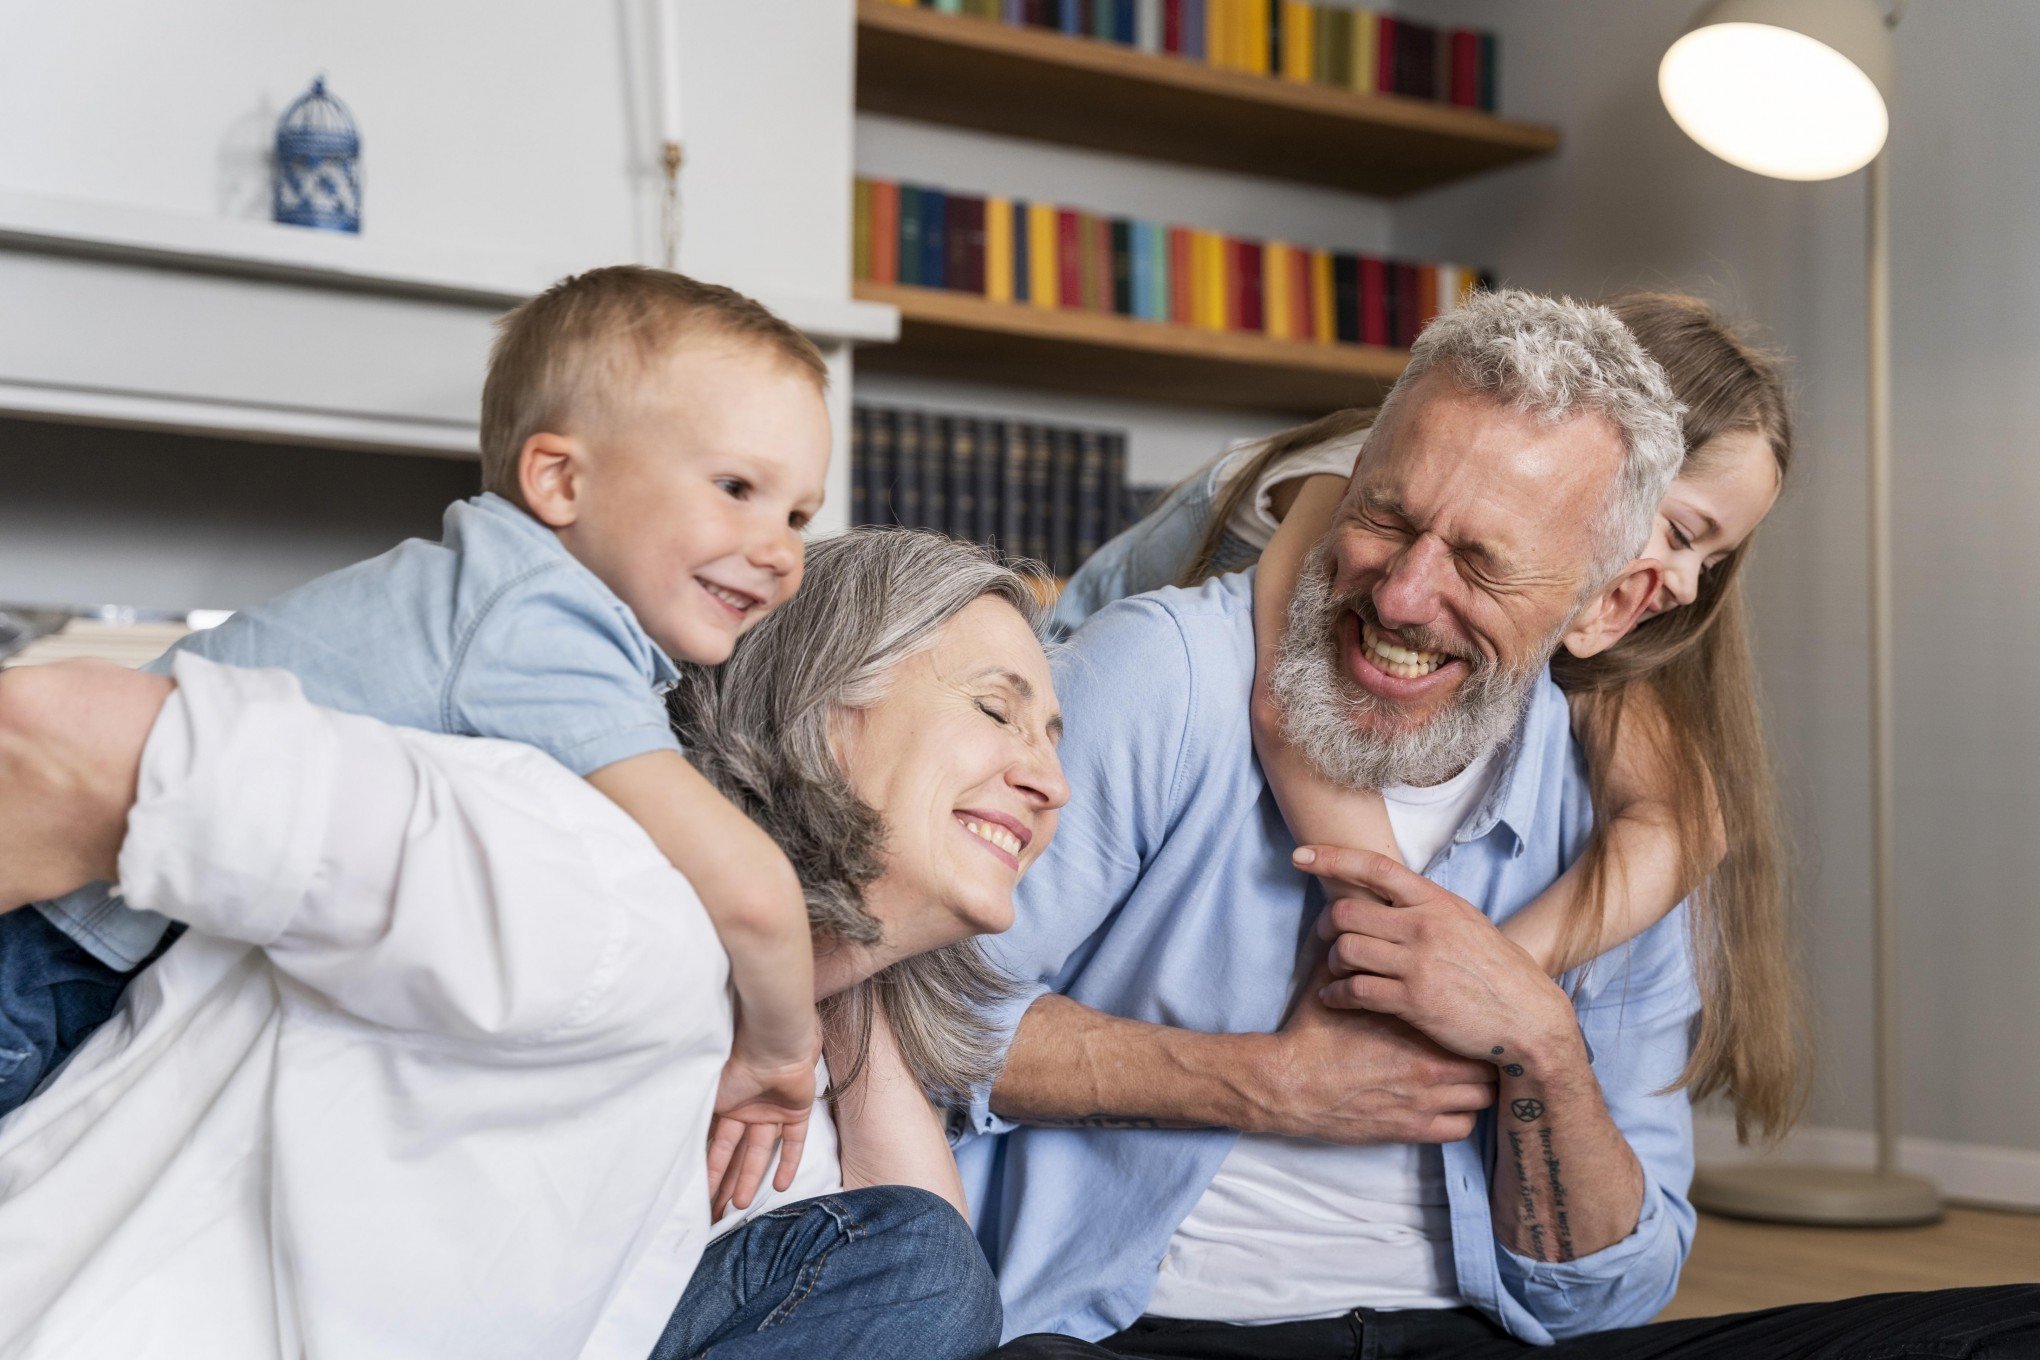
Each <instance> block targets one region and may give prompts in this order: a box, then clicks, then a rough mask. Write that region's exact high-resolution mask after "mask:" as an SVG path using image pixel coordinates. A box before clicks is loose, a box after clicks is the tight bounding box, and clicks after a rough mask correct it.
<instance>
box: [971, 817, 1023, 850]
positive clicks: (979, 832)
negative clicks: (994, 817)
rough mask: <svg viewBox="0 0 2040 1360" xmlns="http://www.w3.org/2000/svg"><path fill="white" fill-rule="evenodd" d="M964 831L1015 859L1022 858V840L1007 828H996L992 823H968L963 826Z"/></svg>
mask: <svg viewBox="0 0 2040 1360" xmlns="http://www.w3.org/2000/svg"><path fill="white" fill-rule="evenodd" d="M963 829H964V830H965V831H968V832H970V834H971V835H973V836H976V837H977V838H978V839H979V840H982V841H989V842H990V843H991V844H993V845H996V846H998V847H999V848H1000V849H1001V850H1004V851H1005V852H1006V853H1007V854H1009V855H1011V856H1012V857H1013V858H1014V859H1018V858H1020V838H1019V837H1018V836H1016V835H1014V834H1013V833H1012V832H1010V831H1008V830H1007V829H1006V828H1005V827H1003V826H994V825H993V824H992V823H990V822H972V821H966V822H965V823H964V824H963Z"/></svg>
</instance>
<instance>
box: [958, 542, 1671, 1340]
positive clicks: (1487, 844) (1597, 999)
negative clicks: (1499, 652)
mask: <svg viewBox="0 0 2040 1360" xmlns="http://www.w3.org/2000/svg"><path fill="white" fill-rule="evenodd" d="M1253 575H1254V574H1253V573H1252V572H1251V571H1248V572H1241V573H1238V574H1235V575H1232V576H1225V577H1220V578H1219V579H1217V580H1215V581H1212V582H1210V583H1208V584H1207V585H1205V586H1203V587H1202V588H1200V589H1197V590H1194V591H1186V590H1177V589H1169V590H1161V591H1156V592H1154V593H1153V594H1149V595H1143V596H1138V597H1135V598H1133V599H1129V600H1122V601H1120V602H1118V603H1116V604H1113V605H1110V606H1107V607H1106V608H1105V609H1103V610H1101V611H1100V612H1099V613H1098V614H1097V615H1096V616H1095V617H1094V618H1092V619H1091V621H1090V622H1089V623H1088V624H1086V625H1085V626H1084V628H1083V629H1082V630H1081V631H1079V632H1078V633H1077V635H1076V636H1075V637H1074V638H1073V639H1072V640H1071V641H1070V642H1069V644H1068V645H1067V646H1066V647H1065V648H1064V649H1063V650H1062V651H1061V653H1060V654H1059V655H1058V656H1057V658H1056V661H1055V683H1056V691H1057V695H1058V697H1059V699H1060V700H1061V703H1062V708H1063V712H1064V716H1065V720H1066V721H1067V723H1068V732H1067V735H1066V736H1065V737H1064V739H1063V743H1062V748H1061V754H1062V762H1063V768H1064V771H1065V773H1066V774H1067V776H1068V778H1069V782H1070V789H1071V796H1070V802H1069V805H1068V807H1066V808H1065V809H1064V810H1063V812H1062V814H1061V818H1060V823H1059V826H1058V829H1057V831H1056V836H1055V840H1054V841H1053V842H1052V843H1051V845H1050V846H1049V848H1048V850H1047V851H1046V852H1044V854H1043V855H1042V857H1041V859H1040V860H1039V861H1038V862H1037V863H1036V864H1035V865H1034V866H1033V867H1032V868H1031V869H1030V870H1029V871H1028V874H1027V877H1026V878H1025V879H1024V880H1023V881H1022V883H1021V885H1020V889H1019V893H1018V900H1017V903H1016V907H1017V910H1016V920H1015V924H1014V926H1013V928H1012V929H1011V930H1010V931H1008V932H1007V933H1006V934H1004V935H1002V936H995V937H990V938H988V939H986V940H985V942H984V943H985V946H986V948H987V951H988V952H989V953H990V954H991V956H992V957H993V959H994V961H995V962H997V963H998V964H1000V965H1001V966H1002V967H1004V968H1005V969H1006V970H1007V971H1009V972H1010V973H1011V974H1012V975H1013V976H1014V977H1016V978H1018V979H1020V980H1021V982H1022V983H1023V988H1022V991H1021V994H1020V995H1019V996H1017V997H1016V998H1015V999H1014V1000H1013V1001H1012V1002H1011V1003H1010V1004H1009V1005H1007V1006H1005V1007H1003V1008H1002V1009H1001V1011H1000V1013H999V1016H998V1020H999V1023H1000V1025H1001V1027H1002V1028H1003V1030H1004V1031H1005V1033H1006V1035H1007V1037H1008V1041H1010V1036H1011V1034H1012V1032H1013V1030H1014V1029H1015V1028H1016V1027H1017V1026H1018V1024H1019V1021H1020V1017H1021V1015H1022V1014H1023V1013H1024V1012H1025V1011H1026V1009H1027V1007H1028V1006H1029V1005H1031V1004H1032V1003H1033V1002H1034V1001H1035V1000H1036V999H1037V998H1038V997H1040V996H1041V995H1042V994H1044V993H1046V992H1050V991H1053V992H1059V993H1061V994H1063V995H1066V996H1068V997H1070V998H1071V999H1073V1000H1075V1001H1079V1002H1082V1003H1083V1004H1085V1005H1087V1006H1091V1007H1094V1008H1096V1009H1098V1010H1102V1011H1107V1012H1110V1013H1111V1014H1114V1015H1119V1016H1124V1017H1127V1018H1130V1019H1135V1020H1144V1021H1149V1022H1152V1023H1155V1024H1163V1025H1172V1026H1177V1027H1180V1028H1184V1029H1191V1030H1199V1031H1204V1032H1212V1033H1244V1032H1249V1031H1270V1030H1274V1029H1276V1028H1278V1027H1279V1025H1280V1023H1281V1020H1282V1017H1283V1014H1284V1013H1285V1011H1286V1010H1287V1009H1288V1004H1289V1001H1290V988H1291V980H1292V977H1293V969H1294V965H1295V962H1296V958H1297V951H1298V948H1299V946H1300V944H1301V941H1302V937H1303V932H1304V931H1305V930H1306V928H1307V927H1308V926H1309V925H1310V916H1311V910H1310V908H1309V907H1307V906H1306V893H1307V891H1308V885H1307V883H1306V880H1305V878H1304V876H1303V875H1302V874H1300V873H1298V872H1297V871H1296V870H1295V869H1294V868H1293V867H1292V866H1291V865H1290V862H1289V857H1290V853H1291V851H1292V850H1294V849H1295V842H1294V841H1293V840H1292V839H1291V838H1290V836H1289V833H1288V830H1287V828H1286V827H1285V826H1284V824H1283V821H1282V817H1281V815H1280V813H1279V812H1278V811H1277V810H1276V807H1275V802H1274V799H1273V797H1272V796H1271V795H1270V794H1269V792H1268V790H1267V786H1266V783H1265V781H1264V780H1263V778H1262V776H1261V771H1260V766H1259V765H1258V764H1257V763H1256V761H1255V759H1254V753H1253V738H1252V734H1251V731H1250V730H1249V726H1248V698H1249V693H1250V690H1251V686H1252V682H1253V668H1254V647H1253V617H1252V605H1253ZM1590 826H1591V808H1590V804H1589V800H1588V796H1587V785H1586V777H1585V769H1584V766H1583V765H1582V763H1581V759H1580V755H1579V752H1578V749H1577V748H1576V747H1575V745H1574V743H1573V740H1572V734H1571V728H1570V722H1569V715H1568V712H1567V708H1566V702H1565V698H1564V696H1563V695H1561V694H1560V693H1559V691H1558V689H1557V687H1556V686H1554V685H1553V684H1552V683H1551V681H1550V679H1549V678H1548V677H1546V678H1543V679H1541V680H1540V681H1539V682H1538V684H1537V686H1536V688H1535V690H1534V691H1533V693H1532V695H1531V698H1530V701H1529V703H1528V705H1527V707H1526V710H1525V712H1524V715H1523V717H1522V719H1521V720H1520V722H1519V723H1518V726H1517V729H1516V732H1515V734H1514V736H1513V737H1512V738H1511V739H1510V741H1509V743H1508V744H1507V746H1506V747H1505V748H1504V749H1503V751H1502V753H1501V756H1500V760H1499V763H1498V766H1497V771H1496V776H1495V779H1494V783H1493V786H1492V788H1491V789H1490V790H1489V792H1488V794H1487V795H1486V796H1485V798H1484V799H1483V800H1482V802H1481V803H1480V805H1479V806H1478V807H1477V808H1476V809H1475V810H1474V812H1473V814H1472V815H1471V816H1470V817H1469V818H1468V819H1467V821H1466V822H1465V823H1464V824H1463V825H1462V826H1461V827H1460V829H1459V831H1458V833H1457V834H1456V835H1455V837H1454V838H1453V842H1452V843H1451V844H1450V845H1449V846H1448V847H1447V848H1446V849H1445V850H1444V851H1442V852H1441V853H1440V856H1439V858H1438V859H1437V860H1435V861H1433V863H1432V864H1431V865H1430V866H1429V875H1428V876H1429V877H1430V878H1431V879H1432V880H1433V881H1434V882H1437V883H1438V884H1440V885H1441V886H1443V887H1445V888H1447V889H1449V890H1451V891H1452V892H1454V893H1457V894H1458V895H1459V896H1461V897H1463V898H1465V899H1467V900H1468V901H1470V902H1471V903H1473V904H1474V905H1475V906H1476V907H1479V908H1480V909H1481V910H1483V911H1484V912H1486V913H1487V915H1488V916H1489V917H1490V918H1491V919H1493V920H1495V921H1498V922H1499V921H1502V920H1505V919H1507V918H1508V917H1509V916H1510V915H1511V914H1512V913H1514V912H1515V911H1517V910H1518V909H1519V908H1521V907H1522V906H1524V905H1525V904H1526V903H1528V902H1529V901H1530V900H1531V899H1532V898H1533V897H1535V896H1536V895H1537V894H1538V893H1539V892H1541V891H1542V890H1543V889H1544V888H1545V887H1547V886H1548V885H1549V884H1550V883H1551V882H1552V881H1553V880H1554V879H1556V878H1557V877H1558V876H1559V875H1560V873H1562V872H1563V871H1564V870H1565V868H1566V866H1567V865H1568V864H1570V863H1571V862H1572V860H1573V859H1574V858H1575V857H1576V856H1577V855H1578V853H1579V851H1580V849H1581V848H1582V846H1583V845H1584V844H1585V841H1586V838H1587V835H1588V831H1589V829H1590ZM1566 982H1567V984H1568V986H1569V988H1571V989H1573V990H1574V995H1575V1003H1576V1006H1577V1009H1578V1014H1579V1019H1580V1025H1581V1028H1582V1030H1583V1031H1584V1033H1585V1035H1586V1039H1587V1043H1588V1046H1589V1049H1590V1051H1591V1053H1592V1055H1593V1062H1594V1071H1595V1073H1596V1075H1597V1076H1598V1077H1599V1079H1600V1082H1601V1086H1602V1090H1603V1095H1604V1097H1605V1099H1606V1101H1607V1105H1608V1109H1609V1112H1610V1114H1612V1115H1613V1117H1614V1119H1615V1122H1616V1124H1617V1125H1618V1126H1619V1127H1620V1128H1621V1130H1622V1132H1623V1134H1624V1136H1625V1137H1626V1138H1627V1139H1628V1140H1629V1145H1630V1147H1631V1148H1632V1149H1633V1150H1634V1151H1635V1153H1636V1156H1637V1159H1638V1160H1639V1161H1640V1162H1641V1164H1642V1167H1643V1173H1644V1179H1645V1189H1644V1199H1643V1211H1642V1215H1641V1220H1640V1222H1639V1223H1638V1224H1637V1227H1636V1230H1635V1232H1634V1233H1632V1234H1631V1235H1630V1236H1629V1237H1628V1238H1626V1239H1625V1240H1623V1241H1621V1242H1618V1243H1616V1244H1614V1245H1613V1246H1610V1247H1608V1248H1606V1249H1605V1250H1602V1251H1598V1252H1595V1253H1593V1254H1592V1255H1589V1256H1585V1257H1581V1258H1579V1259H1577V1260H1574V1261H1570V1262H1565V1263H1562V1264H1554V1263H1548V1262H1541V1261H1533V1260H1530V1259H1528V1258H1525V1257H1523V1256H1519V1255H1517V1254H1516V1253H1515V1252H1512V1251H1510V1250H1508V1249H1507V1248H1505V1247H1503V1246H1502V1245H1501V1244H1500V1243H1499V1242H1498V1241H1497V1240H1496V1238H1495V1235H1494V1225H1493V1221H1492V1216H1491V1213H1490V1208H1489V1197H1488V1175H1489V1171H1490V1168H1491V1167H1492V1165H1493V1161H1494V1125H1493V1121H1492V1118H1491V1117H1488V1116H1484V1117H1483V1118H1482V1120H1481V1122H1480V1125H1479V1127H1478V1128H1477V1129H1476V1130H1475V1132H1474V1135H1473V1137H1472V1138H1470V1139H1468V1140H1466V1141H1463V1142H1459V1143H1453V1144H1449V1145H1447V1146H1446V1147H1445V1148H1444V1149H1443V1154H1444V1166H1445V1177H1446V1188H1447V1193H1448V1198H1449V1201H1450V1212H1451V1224H1452V1256H1453V1262H1454V1266H1455V1269H1456V1272H1457V1276H1458V1280H1457V1283H1458V1288H1459V1293H1460V1295H1461V1297H1463V1298H1464V1299H1465V1300H1466V1301H1467V1302H1468V1303H1469V1304H1470V1305H1472V1306H1473V1307H1476V1308H1478V1309H1479V1310H1480V1311H1481V1312H1483V1313H1485V1314H1487V1315H1488V1316H1489V1317H1491V1318H1493V1319H1495V1320H1496V1321H1497V1322H1499V1323H1500V1324H1501V1325H1502V1326H1504V1327H1506V1328H1507V1329H1508V1330H1509V1331H1510V1332H1511V1333H1513V1334H1514V1335H1516V1336H1518V1337H1521V1338H1522V1339H1524V1340H1526V1341H1530V1342H1536V1343H1544V1342H1548V1341H1550V1340H1553V1339H1554V1338H1559V1337H1566V1336H1574V1335H1578V1334H1580V1333H1583V1332H1590V1331H1601V1330H1605V1329H1607V1328H1611V1327H1624V1326H1630V1325H1634V1324H1638V1323H1643V1322H1647V1321H1649V1320H1650V1319H1651V1317H1653V1316H1654V1315H1655V1314H1656V1313H1657V1312H1658V1310H1659V1309H1660V1308H1662V1307H1663V1306H1664V1304H1665V1303H1666V1302H1667V1301H1668V1300H1669V1299H1670V1298H1671V1296H1672V1292H1673V1289H1674V1287H1675V1286H1676V1284H1677V1281H1678V1274H1679V1268H1680V1266H1681V1265H1682V1264H1683V1262H1684V1260H1685V1256H1686V1252H1687V1250H1688V1248H1689V1246H1690V1244H1691V1242H1692V1235H1693V1221H1694V1219H1693V1210H1692V1207H1691V1205H1690V1204H1689V1203H1688V1202H1687V1200H1686V1190H1687V1186H1688V1183H1689V1182H1690V1180H1691V1177H1692V1121H1691V1113H1690V1110H1689V1108H1688V1105H1687V1101H1686V1098H1685V1096H1684V1094H1683V1093H1681V1092H1676V1091H1675V1092H1669V1093H1665V1094H1659V1092H1662V1091H1664V1088H1666V1087H1667V1086H1669V1085H1670V1084H1671V1083H1672V1082H1674V1081H1675V1080H1676V1079H1677V1078H1678V1075H1679V1073H1680V1071H1681V1070H1682V1068H1683V1067H1684V1065H1685V1061H1686V1055H1687V1043H1688V1039H1687V1035H1688V1025H1689V1022H1690V1021H1691V1019H1692V1018H1693V1016H1694V1015H1695V1013H1696V1012H1697V1009H1698V1005H1699V999H1698V993H1697V991H1696V989H1695V986H1694V982H1693V972H1692V965H1691V960H1690V952H1689V950H1688V947H1687V940H1686V913H1685V910H1684V909H1683V908H1681V909H1680V910H1677V911H1674V912H1673V913H1672V914H1671V915H1670V916H1668V917H1666V918H1665V920H1664V921H1662V922H1661V923H1659V924H1658V925H1657V926H1655V927H1653V928H1652V929H1651V930H1649V931H1647V932H1645V933H1644V934H1643V935H1642V936H1639V937H1638V938H1637V939H1636V940H1635V941H1634V942H1633V943H1632V944H1631V945H1630V946H1629V947H1628V948H1627V949H1626V950H1624V951H1619V952H1617V953H1615V954H1612V955H1610V956H1608V957H1606V958H1603V959H1602V960H1599V961H1598V962H1597V963H1596V964H1595V965H1594V966H1593V967H1592V968H1591V969H1589V970H1587V973H1586V975H1585V976H1584V977H1569V978H1568V979H1566ZM970 1120H971V1127H970V1128H969V1129H968V1130H966V1131H965V1133H964V1135H963V1137H962V1140H961V1142H960V1145H959V1147H958V1160H959V1163H960V1164H961V1166H962V1168H963V1171H964V1181H965V1185H966V1187H967V1189H968V1191H969V1194H970V1198H971V1205H972V1209H973V1214H972V1217H973V1221H974V1222H975V1223H976V1224H977V1229H978V1235H979V1238H980V1240H981V1241H982V1243H983V1244H984V1247H985V1251H986V1254H987V1255H988V1256H989V1258H990V1259H991V1261H992V1264H993V1266H994V1268H995V1269H996V1270H997V1271H998V1273H999V1280H1000V1289H1001V1292H1002V1294H1003V1295H1004V1297H1005V1304H1006V1333H1007V1335H1008V1336H1019V1335H1024V1334H1026V1333H1029V1332H1043V1331H1046V1332H1064V1333H1068V1334H1071V1335H1075V1336H1079V1337H1083V1338H1085V1339H1088V1340H1096V1339H1098V1338H1100V1337H1104V1336H1107V1335H1110V1334H1111V1333H1113V1332H1115V1331H1118V1330H1120V1329H1121V1328H1123V1327H1125V1326H1126V1325H1128V1324H1129V1323H1131V1322H1132V1321H1133V1320H1134V1319H1136V1318H1137V1317H1139V1316H1140V1314H1141V1313H1142V1311H1143V1310H1144V1309H1145V1307H1146V1305H1147V1300H1148V1297H1149V1294H1150V1293H1151V1292H1152V1290H1153V1288H1154V1284H1155V1276H1156V1271H1157V1270H1158V1268H1159V1266H1160V1262H1161V1258H1162V1254H1163V1252H1164V1251H1165V1250H1166V1249H1167V1246H1168V1243H1169V1238H1170V1235H1171V1234H1172V1233H1173V1232H1174V1231H1175V1228H1176V1226H1177V1225H1178V1224H1179V1223H1180V1222H1182V1220H1183V1219H1184V1217H1185V1216H1186V1215H1187V1214H1188V1213H1189V1212H1190V1209H1191V1208H1192V1206H1193V1205H1195V1204H1196V1202H1197V1199H1198V1197H1199V1196H1201V1195H1202V1194H1203V1193H1204V1191H1205V1188H1206V1187H1207V1186H1209V1185H1210V1183H1211V1179H1212V1176H1213V1175H1214V1174H1215V1173H1216V1172H1217V1170H1218V1166H1219V1163H1220V1162H1222V1161H1223V1160H1224V1159H1225V1156H1226V1153H1227V1152H1228V1151H1229V1150H1230V1149H1231V1148H1232V1146H1233V1141H1234V1139H1235V1138H1236V1137H1237V1136H1238V1135H1237V1134H1236V1133H1234V1132H1230V1131H1223V1130H1167V1129H1156V1130H1145V1129H1143V1130H1133V1129H1065V1128H1041V1127H1025V1128H1018V1127H1015V1126H1014V1125H1013V1124H1011V1123H1009V1122H1007V1121H1005V1120H1003V1119H1001V1118H999V1117H998V1116H997V1115H995V1114H993V1113H992V1112H991V1110H990V1108H989V1103H988V1097H987V1093H986V1092H983V1091H980V1092H978V1093H977V1099H976V1102H975V1104H974V1106H973V1108H972V1110H971V1112H970Z"/></svg>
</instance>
